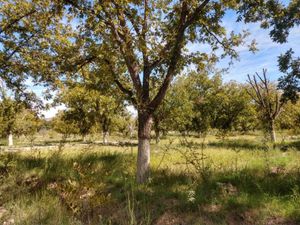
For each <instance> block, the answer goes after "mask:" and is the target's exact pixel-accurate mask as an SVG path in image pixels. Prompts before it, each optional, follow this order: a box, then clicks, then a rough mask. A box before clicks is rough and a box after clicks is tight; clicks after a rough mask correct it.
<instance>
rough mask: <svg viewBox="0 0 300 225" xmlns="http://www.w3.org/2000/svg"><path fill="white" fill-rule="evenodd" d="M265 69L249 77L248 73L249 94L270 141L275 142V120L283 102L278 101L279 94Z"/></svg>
mask: <svg viewBox="0 0 300 225" xmlns="http://www.w3.org/2000/svg"><path fill="white" fill-rule="evenodd" d="M266 73H267V71H266V70H265V69H264V70H263V76H260V75H259V74H258V73H256V75H253V77H252V78H251V77H250V76H249V75H248V82H249V84H250V86H251V90H249V91H248V93H249V95H250V96H251V97H252V99H253V100H254V101H255V102H256V104H257V107H258V111H259V113H261V121H262V123H263V125H264V127H265V128H266V129H267V131H268V132H269V134H270V138H271V141H272V142H276V134H275V121H276V119H277V117H278V116H279V114H280V113H281V110H282V106H283V105H284V102H282V101H280V94H279V92H278V91H277V89H276V86H275V85H274V84H272V83H271V82H270V81H269V80H268V78H267V74H266Z"/></svg>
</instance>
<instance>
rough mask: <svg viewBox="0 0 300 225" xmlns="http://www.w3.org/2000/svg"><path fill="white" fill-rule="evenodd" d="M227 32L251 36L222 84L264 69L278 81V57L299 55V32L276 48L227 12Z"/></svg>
mask: <svg viewBox="0 0 300 225" xmlns="http://www.w3.org/2000/svg"><path fill="white" fill-rule="evenodd" d="M223 23H224V25H225V27H226V28H227V31H228V32H231V31H234V32H236V33H238V32H240V31H242V30H248V31H249V32H250V36H249V37H248V38H247V40H246V43H245V46H240V47H239V48H238V49H237V51H238V52H239V55H240V59H239V61H234V64H233V65H232V66H231V67H230V69H229V71H228V73H226V74H224V75H223V80H224V81H230V80H235V81H238V82H245V80H246V78H247V74H250V75H251V74H254V73H255V72H261V71H262V69H263V68H266V69H267V71H268V76H269V78H270V79H271V80H273V81H277V80H278V78H279V77H280V76H282V74H281V73H280V72H279V71H278V66H277V58H278V56H279V55H280V54H282V53H285V52H286V51H287V50H288V49H290V48H293V50H294V51H295V53H296V55H297V56H299V55H300V28H299V27H297V28H294V29H292V30H291V32H290V35H289V39H288V43H285V44H278V43H274V42H273V41H272V40H271V38H270V37H269V30H263V29H261V28H260V25H259V24H258V23H251V24H244V23H242V22H240V23H237V22H236V15H235V14H234V13H232V12H228V13H227V14H226V16H225V18H224V20H223ZM253 39H255V40H256V42H257V47H258V50H259V51H258V52H256V53H255V54H254V53H252V52H249V51H248V48H247V45H248V44H250V43H251V41H252V40H253ZM189 48H190V50H199V49H202V50H203V51H207V48H206V47H205V46H204V47H203V46H197V45H191V46H189ZM227 66H228V59H224V60H222V61H220V62H219V63H218V64H217V67H220V68H224V67H227ZM30 83H31V82H28V84H29V86H31V87H32V89H33V90H34V91H35V92H36V93H37V94H38V95H41V93H42V91H43V88H42V87H40V86H32V85H30ZM63 108H64V107H63V106H60V107H57V108H51V109H50V110H48V111H46V112H44V115H45V116H46V117H47V118H49V117H53V116H54V115H55V113H56V112H57V111H58V109H63Z"/></svg>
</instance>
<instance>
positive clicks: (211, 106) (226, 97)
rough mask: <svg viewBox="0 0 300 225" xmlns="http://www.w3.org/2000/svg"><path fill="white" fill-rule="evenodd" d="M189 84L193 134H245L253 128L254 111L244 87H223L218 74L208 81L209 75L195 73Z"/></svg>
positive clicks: (230, 83)
mask: <svg viewBox="0 0 300 225" xmlns="http://www.w3.org/2000/svg"><path fill="white" fill-rule="evenodd" d="M187 80H188V82H187V85H188V86H187V88H186V89H187V90H188V92H189V93H190V95H191V100H192V102H193V111H194V113H193V115H194V117H193V120H192V124H191V127H190V129H191V130H193V131H196V132H198V133H204V134H205V133H207V132H208V131H209V130H210V129H218V130H219V131H220V132H221V134H222V135H225V134H226V133H228V132H230V131H232V130H240V131H244V132H245V131H248V130H249V129H250V128H251V127H253V126H254V121H255V112H254V111H253V108H254V107H253V104H251V99H250V97H249V96H248V94H247V93H246V91H245V89H244V86H243V85H241V84H238V83H235V82H228V83H224V84H223V82H222V79H221V77H220V75H219V74H218V73H217V74H216V75H214V76H213V77H211V78H209V76H208V74H206V73H203V74H198V73H197V72H192V73H191V74H190V75H189V77H188V79H187Z"/></svg>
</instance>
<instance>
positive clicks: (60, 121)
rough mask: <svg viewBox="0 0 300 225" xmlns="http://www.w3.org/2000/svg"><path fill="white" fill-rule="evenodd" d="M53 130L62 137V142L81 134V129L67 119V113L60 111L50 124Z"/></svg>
mask: <svg viewBox="0 0 300 225" xmlns="http://www.w3.org/2000/svg"><path fill="white" fill-rule="evenodd" d="M50 124H51V128H52V129H53V130H54V131H56V132H57V133H59V134H61V135H62V140H63V141H64V140H66V139H67V138H68V137H70V135H72V134H79V129H78V127H77V125H76V123H75V122H74V121H70V120H67V119H66V116H65V111H60V112H58V113H57V114H56V116H55V117H54V118H53V119H52V120H51V122H50Z"/></svg>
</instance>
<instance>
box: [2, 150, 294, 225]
mask: <svg viewBox="0 0 300 225" xmlns="http://www.w3.org/2000/svg"><path fill="white" fill-rule="evenodd" d="M135 161H136V158H135V157H134V156H132V155H124V154H117V153H110V152H100V153H98V152H83V153H82V154H78V155H76V156H74V157H65V156H63V155H62V154H60V153H59V152H56V153H53V154H52V155H50V156H48V157H41V156H39V155H19V154H13V155H11V156H10V158H9V159H8V162H13V165H12V167H10V168H9V171H10V172H11V174H12V175H14V174H16V177H17V178H16V179H17V180H18V182H15V183H11V184H10V185H11V186H8V187H7V189H6V190H7V192H6V195H8V196H9V195H13V196H14V198H20V197H22V193H25V192H24V191H26V190H29V191H30V192H29V193H31V194H32V195H36V194H37V193H43V192H45V191H46V192H49V193H50V194H52V195H54V196H59V197H60V198H62V199H63V198H65V199H63V200H62V204H64V205H65V206H66V207H67V208H68V209H69V211H70V213H74V212H73V211H72V209H71V208H70V206H69V203H70V202H71V203H72V204H73V205H76V206H77V207H79V208H80V213H78V214H76V213H74V215H75V216H76V217H78V218H79V219H80V220H82V221H83V222H84V221H86V218H89V219H90V220H89V221H94V222H91V223H90V224H97V222H98V223H99V214H101V215H102V216H103V217H105V218H108V220H111V221H112V222H113V223H115V224H122V223H121V222H122V220H123V222H124V221H126V220H129V219H130V218H129V216H130V215H129V213H128V212H129V211H130V209H132V212H133V214H134V215H131V216H134V217H135V219H136V221H138V222H139V223H140V224H143V223H144V219H145V218H146V216H147V215H150V216H151V224H156V223H158V221H160V220H161V218H165V217H166V213H167V212H169V213H172V215H174V218H175V217H177V218H180V223H181V224H197V222H199V221H198V220H200V219H201V220H203V221H207V224H256V222H257V221H261V220H262V219H265V218H260V213H259V210H261V209H263V208H264V207H265V206H266V204H268V203H269V202H272V201H274V200H278V201H282V205H283V206H284V204H289V207H290V209H289V210H290V211H289V214H288V215H287V217H286V218H285V221H283V222H282V221H281V224H285V223H288V222H289V223H290V224H297V223H298V224H299V223H300V212H299V207H298V208H297V204H298V205H299V203H300V197H299V196H300V193H299V187H300V173H299V171H288V172H280V173H277V174H272V173H267V172H266V173H264V172H261V173H257V171H255V170H250V169H244V170H241V171H238V172H232V171H215V172H214V173H213V175H212V176H211V177H209V179H207V180H205V181H203V180H201V179H200V178H199V177H198V176H195V175H191V174H189V173H183V172H175V171H172V170H166V169H158V170H153V171H152V172H151V180H150V182H149V183H147V184H145V185H136V183H135ZM7 164H9V163H7ZM32 171H37V172H36V173H34V174H35V175H34V177H33V176H31V177H28V174H27V173H29V174H32ZM35 177H36V178H35ZM29 178H30V179H29ZM54 184H55V185H56V186H55V185H54ZM51 185H52V186H54V187H53V188H50V189H49V186H51ZM52 186H51V187H52ZM10 188H11V189H14V190H15V189H17V188H19V190H22V191H23V192H22V193H21V192H10V190H9V189H10ZM87 193H94V194H91V196H90V197H88V198H89V199H88V207H87V206H86V202H85V201H84V199H85V198H83V197H82V196H88V195H87ZM64 196H67V197H64ZM297 196H298V197H297ZM10 198H11V196H9V197H7V198H5V200H6V201H8V199H10ZM130 207H131V208H130ZM297 210H298V211H297ZM168 216H169V217H170V215H168ZM175 219H176V218H175ZM170 220H171V219H170ZM224 221H225V222H224ZM123 224H124V223H123ZM144 224H146V223H144ZM178 224H179V222H178ZM278 224H279V223H278Z"/></svg>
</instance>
